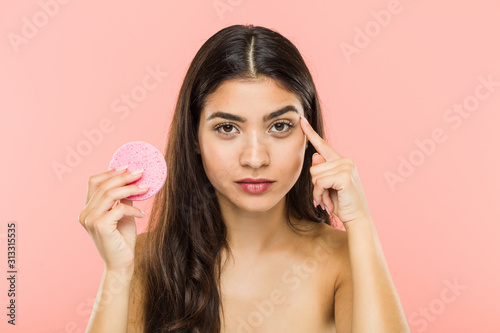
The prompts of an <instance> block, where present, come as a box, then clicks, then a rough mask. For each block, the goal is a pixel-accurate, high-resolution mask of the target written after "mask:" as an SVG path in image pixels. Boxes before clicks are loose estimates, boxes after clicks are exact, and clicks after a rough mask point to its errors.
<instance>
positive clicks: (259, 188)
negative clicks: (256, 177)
mask: <svg viewBox="0 0 500 333" xmlns="http://www.w3.org/2000/svg"><path fill="white" fill-rule="evenodd" d="M236 184H238V186H239V187H240V188H241V189H242V190H243V191H245V192H248V193H252V194H257V193H263V192H265V191H267V190H268V189H269V188H270V187H271V186H272V185H273V184H274V182H266V183H236Z"/></svg>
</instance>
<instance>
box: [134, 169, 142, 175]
mask: <svg viewBox="0 0 500 333" xmlns="http://www.w3.org/2000/svg"><path fill="white" fill-rule="evenodd" d="M143 171H144V169H137V170H134V171H132V173H131V175H132V176H135V175H138V174H140V173H141V172H143Z"/></svg>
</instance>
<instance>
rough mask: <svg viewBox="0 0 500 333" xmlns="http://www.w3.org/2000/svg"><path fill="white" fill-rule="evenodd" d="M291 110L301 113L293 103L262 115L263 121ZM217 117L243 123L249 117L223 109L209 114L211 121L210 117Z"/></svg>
mask: <svg viewBox="0 0 500 333" xmlns="http://www.w3.org/2000/svg"><path fill="white" fill-rule="evenodd" d="M290 111H293V112H297V113H299V111H297V108H296V107H295V106H293V105H287V106H285V107H282V108H281V109H279V110H276V111H274V112H271V113H269V114H266V115H265V116H264V117H262V121H264V122H266V121H268V120H270V119H273V118H276V117H279V116H281V115H282V114H284V113H287V112H290ZM217 117H219V118H223V119H228V120H234V121H239V122H242V123H244V122H245V121H247V118H244V117H240V116H237V115H235V114H232V113H227V112H222V111H217V112H214V113H212V114H211V115H210V116H208V118H207V121H209V120H210V119H213V118H217Z"/></svg>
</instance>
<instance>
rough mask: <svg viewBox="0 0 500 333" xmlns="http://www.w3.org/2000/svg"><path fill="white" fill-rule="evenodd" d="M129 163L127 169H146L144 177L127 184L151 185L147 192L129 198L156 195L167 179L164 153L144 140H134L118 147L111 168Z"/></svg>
mask: <svg viewBox="0 0 500 333" xmlns="http://www.w3.org/2000/svg"><path fill="white" fill-rule="evenodd" d="M122 165H128V168H127V171H134V170H137V169H144V171H143V172H142V177H141V178H139V179H138V180H136V181H134V182H132V183H129V184H127V185H136V184H137V185H140V184H145V185H147V186H149V189H148V190H147V191H146V193H143V194H138V195H131V196H129V197H127V198H126V199H129V200H135V201H140V200H146V199H148V198H151V197H152V196H154V195H155V194H156V193H158V191H159V190H160V189H161V188H162V187H163V185H164V184H165V181H166V180H167V163H166V162H165V157H164V156H163V154H162V153H161V152H160V151H159V150H158V149H156V147H155V146H153V145H151V144H149V143H147V142H144V141H132V142H128V143H126V144H124V145H123V146H121V147H120V148H118V149H117V150H116V151H115V153H114V154H113V158H112V159H111V162H109V169H108V170H111V169H115V168H118V167H120V166H122Z"/></svg>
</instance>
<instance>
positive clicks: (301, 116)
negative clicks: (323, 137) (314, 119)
mask: <svg viewBox="0 0 500 333" xmlns="http://www.w3.org/2000/svg"><path fill="white" fill-rule="evenodd" d="M300 118H302V119H304V120H305V121H306V123H308V124H309V122H308V121H307V119H306V117H304V116H303V115H300Z"/></svg>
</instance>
